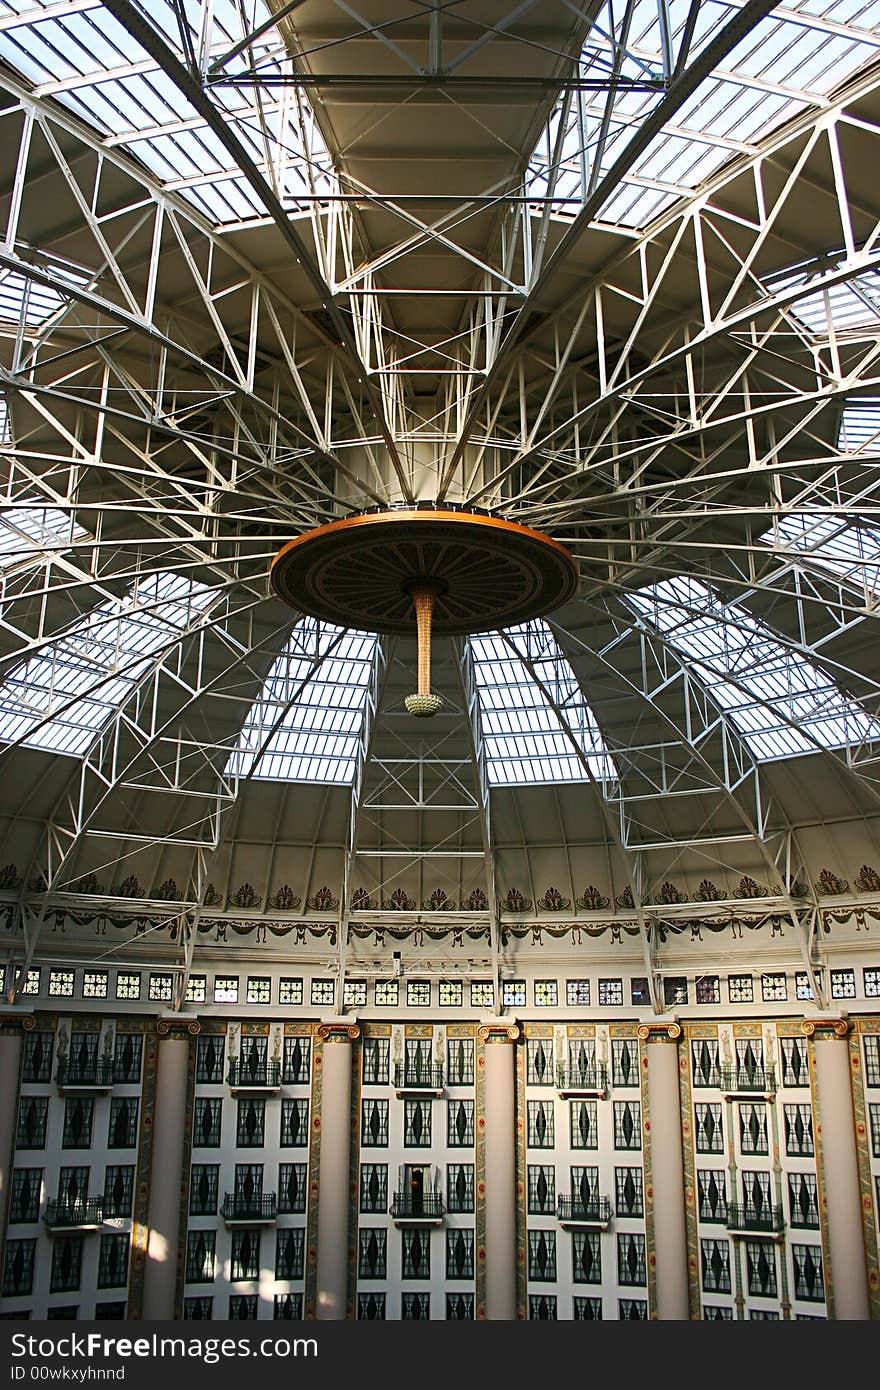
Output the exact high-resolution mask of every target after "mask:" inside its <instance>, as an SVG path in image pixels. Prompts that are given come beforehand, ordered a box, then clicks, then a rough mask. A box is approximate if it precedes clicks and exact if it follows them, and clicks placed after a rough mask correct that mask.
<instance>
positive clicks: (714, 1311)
mask: <svg viewBox="0 0 880 1390" xmlns="http://www.w3.org/2000/svg"><path fill="white" fill-rule="evenodd" d="M703 1321H704V1322H733V1309H732V1308H722V1307H720V1306H716V1305H712V1304H709V1303H704V1304H703Z"/></svg>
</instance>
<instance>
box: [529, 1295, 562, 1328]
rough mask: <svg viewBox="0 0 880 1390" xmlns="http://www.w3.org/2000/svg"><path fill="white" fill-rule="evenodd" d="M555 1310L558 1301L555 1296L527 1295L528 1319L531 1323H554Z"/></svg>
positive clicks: (556, 1312)
mask: <svg viewBox="0 0 880 1390" xmlns="http://www.w3.org/2000/svg"><path fill="white" fill-rule="evenodd" d="M557 1308H558V1300H557V1298H556V1295H555V1294H550V1293H530V1294H529V1319H530V1320H531V1321H532V1322H556V1319H557V1317H558V1311H557Z"/></svg>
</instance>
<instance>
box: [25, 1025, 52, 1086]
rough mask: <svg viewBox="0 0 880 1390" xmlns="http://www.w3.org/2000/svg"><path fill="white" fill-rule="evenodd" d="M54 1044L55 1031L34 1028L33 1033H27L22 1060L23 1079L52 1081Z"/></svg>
mask: <svg viewBox="0 0 880 1390" xmlns="http://www.w3.org/2000/svg"><path fill="white" fill-rule="evenodd" d="M54 1044H55V1034H54V1033H48V1032H42V1031H41V1030H38V1029H34V1031H33V1032H32V1033H25V1035H24V1047H23V1049H22V1054H23V1055H22V1062H21V1079H22V1081H51V1079H52V1050H53V1047H54Z"/></svg>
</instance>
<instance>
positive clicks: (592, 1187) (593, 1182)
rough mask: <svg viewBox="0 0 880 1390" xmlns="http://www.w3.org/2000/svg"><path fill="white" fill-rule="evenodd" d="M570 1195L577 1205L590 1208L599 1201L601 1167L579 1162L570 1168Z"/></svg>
mask: <svg viewBox="0 0 880 1390" xmlns="http://www.w3.org/2000/svg"><path fill="white" fill-rule="evenodd" d="M569 1176H570V1181H571V1188H570V1195H571V1200H572V1203H573V1205H574V1206H575V1207H583V1208H586V1209H587V1210H589V1209H590V1208H591V1207H595V1206H598V1203H599V1169H598V1168H594V1167H584V1166H583V1165H581V1164H577V1165H575V1166H574V1167H572V1168H570V1169H569Z"/></svg>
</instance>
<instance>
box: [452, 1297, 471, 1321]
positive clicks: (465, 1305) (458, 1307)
mask: <svg viewBox="0 0 880 1390" xmlns="http://www.w3.org/2000/svg"><path fill="white" fill-rule="evenodd" d="M473 1316H474V1296H473V1294H472V1293H448V1294H447V1295H446V1321H447V1322H471V1321H473Z"/></svg>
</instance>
